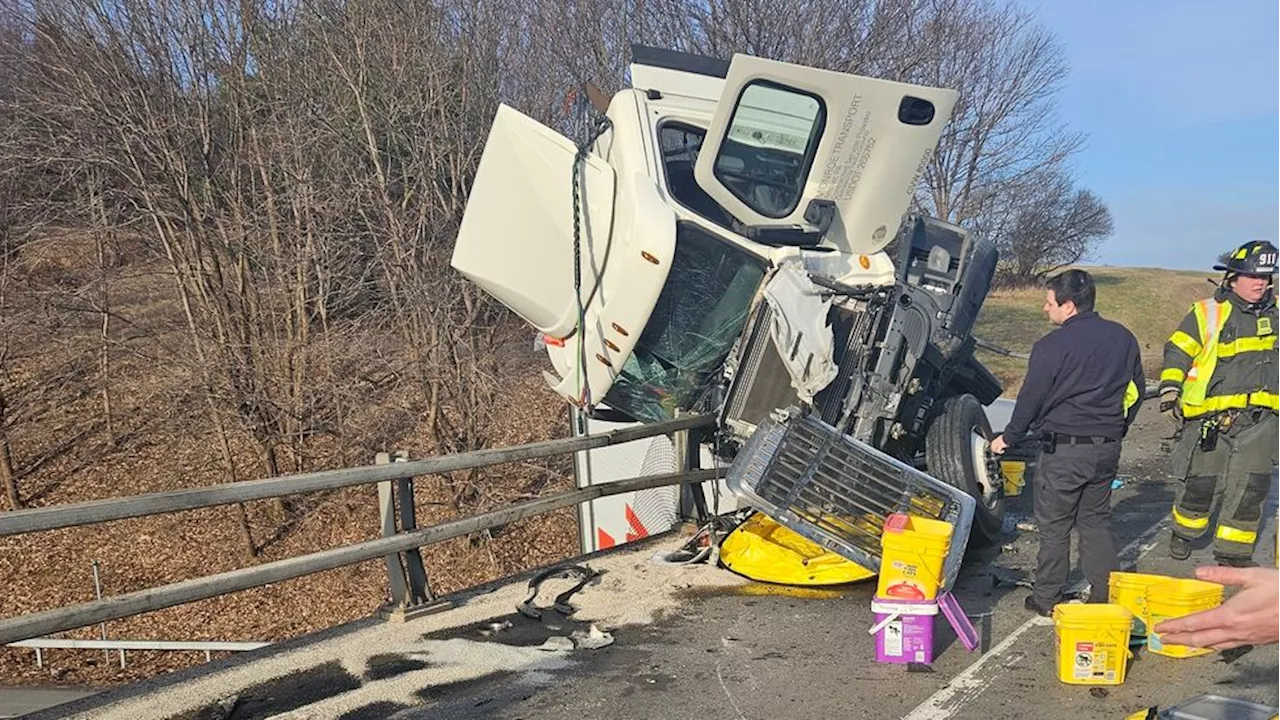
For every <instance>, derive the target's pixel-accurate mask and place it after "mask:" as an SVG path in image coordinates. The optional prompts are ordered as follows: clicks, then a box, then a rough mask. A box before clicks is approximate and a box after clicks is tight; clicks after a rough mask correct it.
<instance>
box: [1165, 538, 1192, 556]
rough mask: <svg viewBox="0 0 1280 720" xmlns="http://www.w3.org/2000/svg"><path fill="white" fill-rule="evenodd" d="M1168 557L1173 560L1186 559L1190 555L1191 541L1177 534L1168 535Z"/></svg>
mask: <svg viewBox="0 0 1280 720" xmlns="http://www.w3.org/2000/svg"><path fill="white" fill-rule="evenodd" d="M1169 557H1171V558H1173V559H1174V560H1186V559H1187V558H1189V557H1191V541H1190V540H1188V539H1186V538H1184V537H1181V536H1179V535H1171V536H1170V537H1169Z"/></svg>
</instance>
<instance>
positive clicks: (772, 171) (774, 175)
mask: <svg viewBox="0 0 1280 720" xmlns="http://www.w3.org/2000/svg"><path fill="white" fill-rule="evenodd" d="M825 125H826V108H825V107H824V106H823V103H822V100H821V99H819V98H818V97H817V96H815V95H811V94H809V93H805V92H801V91H799V90H795V89H793V88H786V87H782V86H780V85H775V84H773V83H770V82H765V81H754V82H750V83H747V85H746V86H744V87H743V89H742V94H741V95H739V96H738V104H737V105H736V106H735V107H734V110H733V116H732V117H731V118H730V119H729V130H728V133H727V134H726V136H725V139H724V141H723V142H722V143H721V145H720V154H719V155H717V156H716V160H715V166H714V168H715V176H716V179H718V180H719V181H720V182H721V183H722V184H723V185H724V186H725V187H726V188H728V189H729V191H730V192H732V193H733V194H734V196H735V197H737V198H738V199H739V200H741V201H742V202H743V203H745V204H746V205H747V206H748V207H750V208H751V209H752V210H755V211H756V212H758V213H760V214H761V215H764V216H766V217H772V218H781V217H785V216H787V215H789V214H790V213H791V212H792V211H794V210H795V209H796V205H797V204H798V203H799V202H800V197H801V195H802V194H803V192H804V184H805V180H806V178H807V177H808V175H809V166H810V164H811V163H812V162H813V155H814V151H815V149H816V146H817V144H818V139H819V138H820V137H821V136H822V131H823V128H824V126H825Z"/></svg>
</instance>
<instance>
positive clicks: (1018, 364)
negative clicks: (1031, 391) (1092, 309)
mask: <svg viewBox="0 0 1280 720" xmlns="http://www.w3.org/2000/svg"><path fill="white" fill-rule="evenodd" d="M1086 269H1088V270H1089V272H1090V273H1092V274H1093V276H1094V279H1095V280H1096V281H1097V283H1098V301H1097V309H1098V312H1099V313H1100V314H1101V315H1102V316H1103V317H1105V318H1109V319H1111V320H1115V321H1117V322H1119V323H1122V324H1124V326H1125V327H1127V328H1129V329H1130V330H1131V331H1133V334H1134V335H1136V336H1137V338H1138V342H1139V343H1140V345H1141V347H1142V361H1143V364H1144V365H1145V366H1146V368H1147V378H1148V379H1149V380H1151V379H1154V378H1156V377H1157V376H1158V375H1159V372H1160V360H1161V354H1162V352H1163V347H1164V342H1165V340H1167V339H1168V337H1169V334H1170V333H1171V332H1173V329H1174V327H1175V326H1177V324H1178V322H1180V321H1181V320H1182V316H1183V315H1185V314H1186V312H1187V310H1188V309H1189V307H1190V305H1191V303H1192V302H1194V301H1196V300H1198V299H1200V298H1203V297H1206V296H1208V295H1209V293H1211V292H1212V291H1213V286H1212V285H1211V284H1210V283H1209V282H1207V281H1206V280H1207V279H1212V278H1213V273H1211V272H1184V271H1176V270H1152V269H1146V268H1115V267H1100V268H1086ZM1043 303H1044V290H1043V289H1039V288H1029V289H1024V290H1012V291H1010V290H1003V291H997V292H994V293H992V294H991V296H990V297H989V298H987V302H986V304H985V305H984V306H983V309H982V314H981V315H980V316H979V318H978V326H977V330H976V331H975V332H976V334H977V335H978V336H979V337H981V338H982V339H984V340H989V341H991V342H993V343H996V344H998V345H1001V346H1003V347H1006V348H1008V349H1010V350H1016V351H1019V352H1028V351H1030V349H1031V345H1032V343H1034V342H1035V341H1036V340H1038V339H1039V338H1041V337H1042V336H1044V335H1045V333H1047V332H1049V331H1050V330H1052V329H1053V326H1052V325H1050V324H1049V321H1048V320H1047V319H1046V318H1045V315H1044V312H1042V311H1041V309H1040V307H1041V305H1043ZM979 357H980V358H981V359H982V361H983V362H984V363H986V365H987V367H989V368H991V370H992V371H993V372H994V373H995V374H996V375H998V376H999V377H1000V379H1001V380H1003V381H1004V383H1005V395H1007V396H1010V397H1012V396H1013V395H1014V394H1016V393H1017V390H1018V387H1019V386H1020V384H1021V378H1022V373H1023V371H1024V369H1025V367H1026V366H1025V363H1024V361H1022V360H1019V359H1016V358H1009V357H1003V356H1001V355H996V354H995V353H990V352H986V351H981V350H980V351H979Z"/></svg>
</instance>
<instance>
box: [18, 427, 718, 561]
mask: <svg viewBox="0 0 1280 720" xmlns="http://www.w3.org/2000/svg"><path fill="white" fill-rule="evenodd" d="M714 424H715V417H714V416H712V415H690V416H688V417H682V418H677V419H675V420H668V421H666V422H661V423H653V424H650V425H643V426H640V427H636V428H624V429H622V430H613V431H611V432H607V433H603V434H601V435H585V436H582V437H576V438H563V439H559V440H547V441H544V442H537V443H530V444H528V445H515V446H512V447H506V448H493V449H489V450H475V451H473V452H465V453H458V454H456V455H442V456H440V457H434V458H427V459H425V460H411V461H409V462H403V463H394V464H390V465H374V466H366V467H358V468H346V469H343V470H328V471H325V472H317V473H304V474H299V475H283V476H280V477H273V478H264V479H262V480H245V481H241V482H234V483H225V484H222V485H214V486H212V487H205V488H189V489H184V490H170V491H167V492H158V493H148V494H145V495H132V496H129V497H120V498H110V499H107V500H94V501H91V502H82V503H72V504H68V505H56V506H54V507H47V508H33V509H29V510H12V511H10V512H6V513H3V514H0V537H3V536H5V535H17V534H18V533H27V532H36V531H39V530H56V529H58V528H65V527H75V526H77V525H90V524H93V523H101V522H108V521H111V520H124V519H127V518H135V517H144V516H147V515H160V514H163V513H169V512H177V511H179V510H196V509H199V508H205V507H213V506H215V505H229V504H231V503H237V502H247V501H250V500H263V499H266V498H273V497H283V496H285V495H294V494H297V493H307V492H316V491H318V490H336V489H338V488H344V487H350V486H353V485H367V484H369V483H375V482H381V481H384V480H397V479H400V478H406V477H414V476H417V475H435V474H439V473H447V472H453V471H455V470H470V469H473V468H482V467H488V466H490V465H501V464H503V463H509V462H518V461H520V460H532V459H534V458H542V457H550V456H552V455H563V454H565V453H571V452H578V451H580V450H593V449H595V448H601V447H608V446H609V445H618V444H621V443H624V442H630V441H632V440H640V439H643V438H648V437H654V436H656V435H667V434H670V433H674V432H679V431H684V430H693V429H697V428H703V427H710V426H711V425H714Z"/></svg>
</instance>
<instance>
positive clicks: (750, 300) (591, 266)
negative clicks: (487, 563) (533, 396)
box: [453, 47, 1004, 536]
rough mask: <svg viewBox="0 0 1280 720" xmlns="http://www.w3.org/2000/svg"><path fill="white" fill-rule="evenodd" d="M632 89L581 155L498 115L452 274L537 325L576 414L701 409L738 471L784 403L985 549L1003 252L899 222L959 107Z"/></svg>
mask: <svg viewBox="0 0 1280 720" xmlns="http://www.w3.org/2000/svg"><path fill="white" fill-rule="evenodd" d="M630 75H631V84H632V87H631V88H628V89H624V90H622V91H620V92H618V93H617V94H616V95H614V96H613V98H612V99H611V101H610V102H609V106H608V110H607V112H606V115H605V118H604V119H603V120H602V121H601V123H600V125H599V126H598V127H597V128H596V131H595V132H594V133H593V136H592V137H591V138H590V139H589V140H588V142H586V143H585V144H584V145H582V146H581V147H580V146H578V145H576V144H575V143H573V142H572V141H570V140H569V139H567V138H565V137H564V136H562V135H560V134H559V133H557V132H555V131H553V130H551V129H550V128H547V127H546V126H544V125H541V124H540V123H538V122H536V121H534V120H532V119H531V118H529V117H527V116H525V115H522V114H521V113H519V112H518V111H516V110H514V109H512V108H510V107H507V106H501V107H500V108H499V110H498V113H497V116H496V117H495V119H494V123H493V126H492V128H491V130H490V134H489V138H488V142H487V144H486V146H485V149H484V152H483V155H482V158H481V160H480V164H479V167H478V170H477V175H476V179H475V183H474V185H473V187H472V191H471V195H470V198H469V201H468V205H467V209H466V212H465V215H464V218H463V221H462V224H461V226H460V229H459V233H458V240H457V244H456V247H455V250H454V255H453V266H454V268H455V269H457V270H458V272H460V273H462V274H463V275H464V276H466V277H467V278H469V279H470V280H472V281H473V282H475V283H477V284H478V285H479V286H480V287H482V288H483V289H484V290H485V291H486V292H488V293H490V294H491V295H493V296H494V297H495V298H497V299H498V300H499V301H501V302H502V303H503V304H505V305H506V306H507V307H509V308H510V309H511V310H513V311H514V312H516V313H518V314H519V315H520V316H521V317H523V318H524V319H525V320H526V321H528V322H529V323H530V324H532V325H533V326H534V327H535V328H537V330H538V331H539V332H540V333H541V334H542V335H543V337H544V339H545V344H546V347H547V351H548V354H549V357H550V361H551V365H552V368H553V372H549V373H546V375H547V380H548V382H549V384H550V385H551V386H552V388H553V389H554V390H555V392H557V393H559V394H560V395H562V396H563V397H564V398H565V399H566V400H568V401H569V402H571V403H573V404H574V405H576V406H578V407H580V408H583V409H584V410H587V411H590V412H596V413H607V414H608V417H610V418H612V419H619V418H622V419H630V420H634V421H638V422H653V421H658V420H663V419H669V418H671V417H673V416H674V415H675V413H676V412H678V411H700V412H712V413H716V414H717V417H718V418H719V420H720V423H719V427H720V432H719V437H718V443H717V450H718V452H720V453H722V454H725V453H728V454H732V453H733V452H734V450H735V449H736V448H738V447H741V446H742V444H744V443H745V442H746V441H747V440H748V439H749V438H750V437H751V435H752V434H753V433H754V432H755V429H756V428H757V426H759V425H761V424H762V423H763V422H764V421H765V420H766V419H767V418H768V417H769V416H770V414H771V413H773V412H775V411H777V410H779V409H782V408H787V407H802V408H804V409H805V410H806V411H808V412H810V413H812V414H813V415H814V416H816V417H818V418H820V419H821V420H822V421H823V422H824V423H827V424H828V425H830V426H833V427H835V428H837V429H838V430H839V431H840V432H842V433H845V434H847V435H849V436H851V437H853V438H854V439H856V440H858V441H860V442H862V443H865V444H867V445H870V446H872V447H874V448H876V449H878V450H879V451H881V452H883V453H886V454H887V455H890V456H892V457H895V458H898V459H901V460H903V461H905V462H909V463H912V464H915V465H917V466H919V465H921V464H923V465H924V466H925V467H926V468H927V470H928V472H929V473H930V474H931V475H933V476H934V477H937V478H938V479H940V480H943V481H944V482H946V483H948V484H950V485H952V486H955V487H957V488H960V489H962V490H964V491H965V492H967V493H969V494H970V495H972V496H973V497H974V499H975V500H976V501H977V503H976V504H977V512H976V514H975V517H974V523H973V527H974V529H975V530H977V531H978V532H979V533H980V534H982V535H985V536H993V535H995V534H996V533H998V532H999V530H1000V526H1001V523H1002V520H1003V513H1004V508H1003V496H1002V488H1001V483H1000V482H999V478H998V476H997V475H998V474H997V473H996V472H994V471H993V465H992V461H991V457H990V453H989V451H988V449H987V444H988V441H989V440H990V438H991V436H992V432H991V428H990V425H989V423H988V421H987V418H986V415H985V412H984V409H983V408H984V406H985V405H988V404H990V403H991V402H992V401H994V400H995V399H996V398H997V397H999V395H1000V393H1001V391H1002V387H1001V385H1000V383H999V381H998V380H997V379H996V378H995V377H994V376H993V375H992V374H991V373H990V372H989V371H988V370H987V369H986V368H985V367H984V366H983V365H982V364H981V363H980V362H979V361H978V360H977V359H976V358H975V356H974V347H975V344H974V342H975V341H974V338H973V336H972V335H971V330H972V327H973V324H974V321H975V319H976V317H977V315H978V312H979V310H980V309H981V306H982V303H983V301H984V299H985V297H986V295H987V292H988V289H989V287H990V283H991V279H992V276H993V273H994V271H995V266H996V261H997V253H996V250H995V248H994V246H993V245H992V244H991V243H989V242H987V241H984V240H981V239H978V238H975V237H974V236H972V235H970V234H969V233H967V232H966V231H965V230H964V229H962V228H960V227H957V226H955V225H951V224H949V223H945V222H942V221H940V220H937V219H934V218H930V217H926V216H924V215H921V214H918V213H910V212H909V209H910V208H911V206H912V201H913V199H914V197H915V193H916V190H917V188H918V186H919V183H920V178H921V175H922V173H923V170H924V168H925V166H926V164H927V163H928V161H929V159H930V157H931V155H932V153H933V151H934V148H935V146H936V144H937V142H938V139H939V137H940V135H941V133H942V131H943V128H944V126H945V125H946V123H947V122H948V120H949V118H950V115H951V111H952V107H953V105H954V103H955V101H956V93H955V92H954V91H951V90H947V89H940V88H932V87H923V86H917V85H909V84H903V83H897V82H890V81H886V80H878V79H873V78H866V77H859V76H855V75H849V74H844V73H837V72H831V71H826V70H820V69H815V68H810V67H803V66H798V65H792V64H787V63H782V62H775V61H770V60H764V59H761V58H756V57H750V56H745V55H735V56H734V57H733V59H732V61H730V62H724V61H718V60H713V59H708V58H702V57H698V56H691V55H687V54H684V53H678V52H673V51H666V50H658V49H653V48H644V47H636V48H633V64H632V65H631V68H630ZM894 248H896V249H894ZM891 249H892V250H891ZM891 252H892V255H891Z"/></svg>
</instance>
